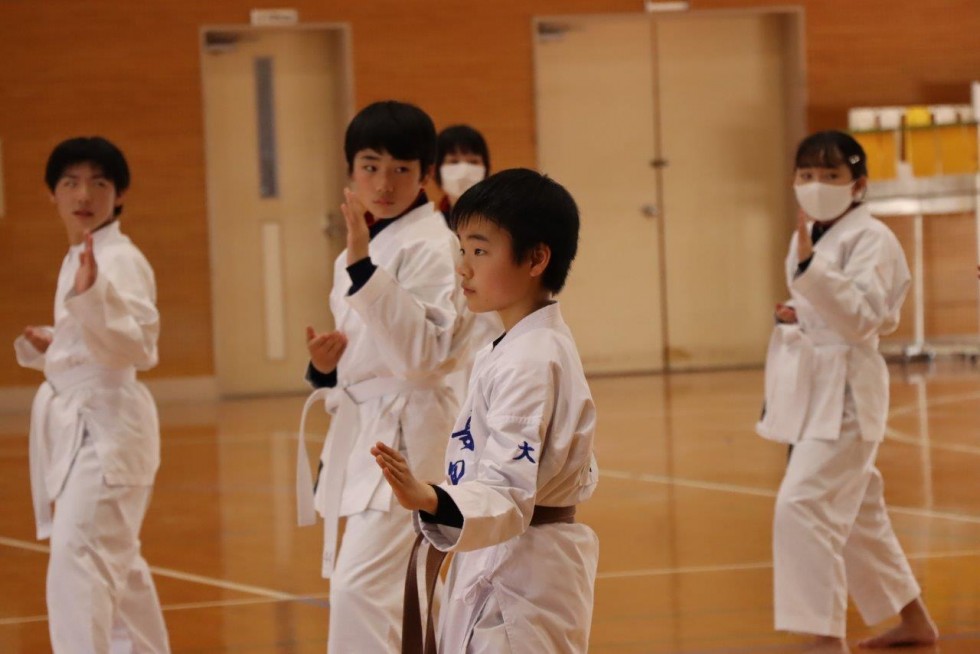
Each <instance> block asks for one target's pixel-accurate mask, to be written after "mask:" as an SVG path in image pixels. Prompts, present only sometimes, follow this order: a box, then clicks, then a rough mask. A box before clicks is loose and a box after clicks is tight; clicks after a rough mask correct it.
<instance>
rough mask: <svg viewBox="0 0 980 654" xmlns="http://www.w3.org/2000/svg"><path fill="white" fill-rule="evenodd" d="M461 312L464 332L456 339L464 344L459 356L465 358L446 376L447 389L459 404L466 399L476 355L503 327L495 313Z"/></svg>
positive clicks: (500, 332)
mask: <svg viewBox="0 0 980 654" xmlns="http://www.w3.org/2000/svg"><path fill="white" fill-rule="evenodd" d="M463 311H464V322H465V328H464V329H465V331H464V332H463V333H460V334H459V335H458V336H457V338H458V339H460V341H461V342H462V341H465V342H466V346H465V348H460V349H461V350H462V351H461V352H460V354H461V356H464V357H465V358H464V359H463V360H462V361H459V362H458V364H457V367H456V369H455V370H453V371H452V372H451V373H449V374H448V375H447V376H446V381H447V383H448V384H449V387H450V388H452V389H453V393H455V395H456V397H457V398H458V400H459V402H460V403H462V401H463V400H464V399H466V389H467V388H469V384H470V374H471V373H472V372H473V363H474V360H475V357H476V354H477V353H478V352H479V351H480V350H482V349H483V348H484V347H486V346H487V345H489V344H490V343H492V342H493V341H494V340H496V339H498V338H500V337H501V336H502V335H503V333H504V325H503V323H502V322H500V316H498V315H497V312H496V311H487V312H486V313H476V314H474V313H472V312H470V311H469V309H464V310H463ZM467 355H468V356H467Z"/></svg>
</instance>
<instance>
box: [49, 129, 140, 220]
mask: <svg viewBox="0 0 980 654" xmlns="http://www.w3.org/2000/svg"><path fill="white" fill-rule="evenodd" d="M80 163H90V164H92V165H93V166H96V167H98V168H99V169H100V170H101V171H102V174H103V175H105V178H106V179H108V180H109V181H110V182H112V185H113V186H115V187H116V194H117V195H120V194H122V193H123V192H124V191H125V190H126V189H128V188H129V164H127V163H126V157H125V156H123V153H122V150H120V149H119V148H118V147H116V146H115V144H113V143H112V142H111V141H109V140H107V139H104V138H102V137H101V136H79V137H76V138H71V139H67V140H65V141H62V142H61V143H59V144H58V145H56V146H55V148H54V150H52V151H51V156H49V157H48V163H47V165H46V166H45V168H44V182H45V184H47V185H48V189H50V191H51V192H52V193H54V187H55V186H57V185H58V180H60V179H61V177H62V175H64V174H65V170H67V169H68V168H69V167H71V166H74V165H75V164H80ZM121 213H122V207H121V206H119V207H116V209H115V211H114V213H113V215H115V216H118V215H119V214H121Z"/></svg>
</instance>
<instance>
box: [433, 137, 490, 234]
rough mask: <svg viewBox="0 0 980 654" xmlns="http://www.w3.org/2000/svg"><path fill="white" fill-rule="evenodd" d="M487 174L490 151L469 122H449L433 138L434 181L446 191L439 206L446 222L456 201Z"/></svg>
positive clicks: (488, 172)
mask: <svg viewBox="0 0 980 654" xmlns="http://www.w3.org/2000/svg"><path fill="white" fill-rule="evenodd" d="M489 174H490V151H489V150H488V149H487V142H486V140H484V138H483V135H482V134H480V132H478V131H477V130H475V129H473V128H472V127H470V126H469V125H452V126H450V127H447V128H446V129H444V130H442V131H441V132H440V133H439V137H438V138H437V140H436V182H437V183H438V184H439V188H441V189H442V192H443V193H445V196H444V197H443V199H442V202H441V203H440V204H439V209H440V210H442V213H443V215H444V216H445V217H446V222H449V214H450V212H451V211H452V208H453V206H454V205H455V204H456V200H458V199H459V198H460V196H462V195H463V193H465V192H466V191H468V190H469V189H470V188H471V187H473V186H475V185H476V184H477V183H478V182H481V181H483V180H484V179H486V178H487V175H489Z"/></svg>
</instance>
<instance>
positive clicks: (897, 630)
mask: <svg viewBox="0 0 980 654" xmlns="http://www.w3.org/2000/svg"><path fill="white" fill-rule="evenodd" d="M937 640H939V630H938V629H936V627H935V625H931V624H926V625H919V626H916V627H913V626H910V625H907V624H905V623H904V622H903V623H902V624H900V625H898V626H897V627H894V628H892V629H889V630H888V631H886V632H885V633H883V634H879V635H877V636H874V637H873V638H866V639H864V640H862V641H861V642H860V643H858V647H863V648H866V649H885V648H887V647H915V646H916V645H932V644H934V643H935V642H936V641H937Z"/></svg>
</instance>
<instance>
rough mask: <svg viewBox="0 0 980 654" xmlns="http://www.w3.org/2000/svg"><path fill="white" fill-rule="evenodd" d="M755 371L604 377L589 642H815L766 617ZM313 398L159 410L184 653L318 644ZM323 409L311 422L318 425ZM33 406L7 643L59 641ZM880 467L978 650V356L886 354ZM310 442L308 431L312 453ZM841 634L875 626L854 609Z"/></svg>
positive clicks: (172, 608) (20, 418) (14, 456)
mask: <svg viewBox="0 0 980 654" xmlns="http://www.w3.org/2000/svg"><path fill="white" fill-rule="evenodd" d="M761 385H762V375H761V371H758V370H751V371H734V372H713V373H697V374H681V375H677V374H675V375H670V376H642V377H616V378H600V379H594V380H592V388H593V392H594V395H595V398H596V403H597V405H598V407H599V412H600V422H599V433H598V439H597V443H598V455H599V463H600V468H601V471H602V472H601V481H600V485H599V489H598V491H597V493H596V496H595V497H594V499H593V500H592V501H591V502H589V503H588V504H586V505H585V506H583V507H582V509H581V510H580V514H579V515H580V517H581V519H582V520H583V521H584V522H587V523H588V524H590V525H592V526H593V528H595V530H596V531H597V532H598V534H599V538H600V542H601V560H600V563H599V579H598V583H597V588H596V607H595V617H594V621H593V625H592V647H591V650H590V651H591V652H595V653H596V654H601V653H609V654H612V653H637V654H639V653H644V654H647V653H649V654H654V653H666V652H676V653H681V652H683V653H686V654H735V653H754V652H759V653H775V652H797V651H803V646H804V643H805V641H804V639H801V638H799V637H794V636H790V635H785V634H776V633H774V632H773V631H772V617H771V616H772V599H771V584H772V566H771V552H770V522H771V518H772V509H773V498H774V496H775V491H776V489H777V487H778V484H779V480H780V477H781V473H782V468H783V465H784V462H785V457H786V452H785V449H784V448H783V447H781V446H779V445H776V444H773V443H768V442H765V441H762V440H761V439H759V438H757V437H756V436H755V435H754V434H753V431H752V425H753V423H754V420H755V419H756V417H757V415H758V412H759V404H760V392H761ZM302 402H303V398H301V397H288V398H274V399H250V400H237V401H226V402H219V403H207V404H181V405H167V406H162V407H161V417H162V423H163V461H164V463H163V467H162V468H161V470H160V474H159V476H158V478H157V484H156V491H155V495H154V500H153V504H152V505H151V507H150V511H149V514H148V516H147V519H146V523H145V525H144V529H143V542H144V546H143V551H144V555H145V556H146V558H147V560H148V561H149V562H150V564H151V566H153V568H154V572H155V576H156V583H157V587H158V590H159V593H160V597H161V601H162V603H163V605H164V612H165V618H166V621H167V625H168V628H169V631H170V637H171V643H172V646H173V650H174V652H182V653H188V654H190V653H194V654H203V653H206V652H234V653H242V654H245V653H249V654H252V653H254V654H264V653H279V654H286V653H300V652H302V653H318V654H319V653H322V652H323V651H324V650H325V640H326V629H327V611H328V610H329V607H328V603H327V601H326V597H327V590H328V586H327V582H326V581H324V580H322V579H320V577H319V575H318V565H319V564H318V561H319V551H320V545H321V539H322V531H321V530H320V529H319V528H306V529H299V528H296V527H294V515H295V509H294V500H293V491H292V488H293V475H294V466H295V447H296V441H295V430H296V427H297V425H298V420H299V411H300V408H301V407H302ZM325 426H326V418H325V417H322V416H321V417H320V418H319V419H318V421H317V423H316V425H315V429H316V432H317V433H322V431H323V430H324V428H325ZM26 431H27V416H26V415H2V416H0V509H2V512H0V652H2V653H4V654H15V653H29V654H34V653H36V652H47V651H49V646H48V643H47V623H46V618H45V604H44V575H45V565H46V561H47V555H46V551H47V550H46V547H45V543H38V542H36V541H34V540H33V538H32V534H33V524H32V515H31V508H30V507H31V502H30V492H29V484H28V466H27V437H26ZM889 436H890V438H889V440H888V441H887V442H886V443H885V445H884V446H883V447H882V449H881V452H880V455H879V467H880V468H881V470H882V472H883V474H884V477H885V482H886V497H887V500H888V502H889V504H890V508H891V515H892V520H893V522H894V526H895V529H896V532H897V533H898V537H899V539H900V540H901V542H902V544H903V546H904V547H905V549H906V551H907V553H908V555H909V557H910V559H911V561H912V566H913V568H914V569H915V572H916V574H917V576H918V578H919V581H920V583H921V584H922V586H923V588H924V596H925V599H926V602H927V604H928V606H929V607H930V609H931V611H932V613H933V617H934V618H935V619H936V621H937V622H938V624H939V627H940V630H941V632H942V634H943V636H942V639H941V641H940V644H939V645H937V646H935V647H929V648H919V649H913V650H905V651H910V652H912V651H914V652H943V653H950V654H952V653H966V652H980V483H978V478H980V369H978V368H975V367H973V366H970V365H969V364H966V363H946V364H942V365H940V366H938V367H935V368H934V369H931V370H930V369H929V368H926V367H908V368H905V367H895V368H893V370H892V410H891V419H890V434H889ZM314 448H315V446H314V445H311V451H312V450H313V449H314ZM849 620H850V622H849V624H850V630H849V638H850V640H851V642H852V643H853V642H856V641H857V639H859V638H860V637H862V636H864V635H867V634H868V633H871V632H870V630H869V629H868V628H867V627H865V626H864V625H863V624H862V623H861V621H860V619H859V618H858V616H857V615H856V614H855V613H854V612H853V611H852V612H851V614H850V617H849Z"/></svg>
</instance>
